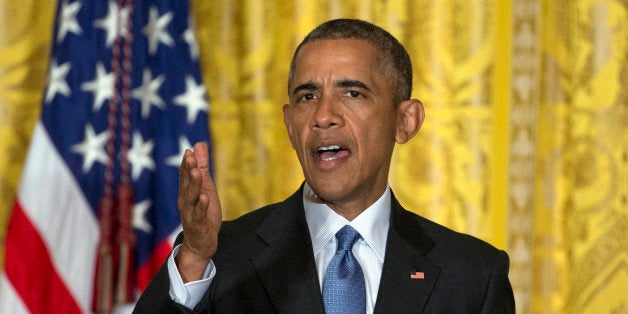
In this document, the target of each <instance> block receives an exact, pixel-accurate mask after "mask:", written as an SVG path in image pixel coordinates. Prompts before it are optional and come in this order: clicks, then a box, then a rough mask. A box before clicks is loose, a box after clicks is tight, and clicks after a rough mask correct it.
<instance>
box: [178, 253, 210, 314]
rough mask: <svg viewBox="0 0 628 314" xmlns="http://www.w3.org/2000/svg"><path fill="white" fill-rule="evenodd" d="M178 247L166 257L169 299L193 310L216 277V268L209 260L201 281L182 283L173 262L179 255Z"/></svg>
mask: <svg viewBox="0 0 628 314" xmlns="http://www.w3.org/2000/svg"><path fill="white" fill-rule="evenodd" d="M180 247H181V244H179V245H177V246H176V247H175V248H174V250H172V254H170V256H169V257H168V277H170V290H169V292H170V298H172V300H173V301H175V302H177V303H179V304H181V305H183V306H185V307H187V308H188V309H194V307H195V306H196V305H197V304H198V302H200V301H201V299H202V298H203V295H205V292H206V291H207V289H208V288H209V286H210V285H211V283H212V281H213V280H214V277H215V276H216V267H215V266H214V261H211V260H210V261H209V264H207V268H205V272H204V273H203V279H201V280H197V281H190V282H188V283H183V279H181V275H180V274H179V269H178V268H177V264H176V263H175V261H174V258H175V257H176V256H177V254H178V253H179V248H180Z"/></svg>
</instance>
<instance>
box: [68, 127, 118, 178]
mask: <svg viewBox="0 0 628 314" xmlns="http://www.w3.org/2000/svg"><path fill="white" fill-rule="evenodd" d="M108 139H109V132H107V130H105V131H103V132H102V133H100V134H98V135H96V132H94V128H93V127H92V125H91V124H87V125H85V139H84V140H83V142H81V143H79V144H76V145H74V146H72V151H73V152H75V153H77V154H83V173H87V172H88V171H89V169H91V168H92V165H94V162H96V161H97V162H100V163H101V164H103V165H105V164H107V161H108V160H109V156H107V152H106V151H105V145H107V140H108Z"/></svg>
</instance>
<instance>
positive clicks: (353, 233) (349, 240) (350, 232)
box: [336, 225, 361, 251]
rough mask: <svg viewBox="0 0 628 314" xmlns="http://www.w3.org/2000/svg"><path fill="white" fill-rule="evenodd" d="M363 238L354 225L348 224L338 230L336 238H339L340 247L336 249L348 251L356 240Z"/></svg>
mask: <svg viewBox="0 0 628 314" xmlns="http://www.w3.org/2000/svg"><path fill="white" fill-rule="evenodd" d="M359 238H361V236H360V233H359V232H358V231H357V230H355V229H353V227H351V226H349V225H346V226H344V227H342V229H340V230H338V232H336V239H338V248H337V249H336V251H341V250H343V251H348V250H351V248H352V247H353V244H355V241H357V240H358V239H359Z"/></svg>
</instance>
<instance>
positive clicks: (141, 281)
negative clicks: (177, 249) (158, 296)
mask: <svg viewBox="0 0 628 314" xmlns="http://www.w3.org/2000/svg"><path fill="white" fill-rule="evenodd" d="M171 251H172V245H170V242H169V241H168V239H164V240H163V241H161V243H159V245H157V247H156V248H155V250H154V251H153V255H151V257H150V258H149V259H148V260H147V261H146V263H144V265H142V266H140V268H139V269H138V270H137V277H136V278H137V287H138V288H139V289H140V291H144V289H146V287H147V286H148V283H149V282H150V280H151V279H153V276H155V274H156V273H157V271H158V270H159V268H160V267H161V265H162V264H163V263H164V262H165V261H166V258H168V255H170V252H171Z"/></svg>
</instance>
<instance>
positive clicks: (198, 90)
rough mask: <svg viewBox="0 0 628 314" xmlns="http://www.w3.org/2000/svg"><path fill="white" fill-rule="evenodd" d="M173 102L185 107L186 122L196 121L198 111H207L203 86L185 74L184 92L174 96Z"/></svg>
mask: <svg viewBox="0 0 628 314" xmlns="http://www.w3.org/2000/svg"><path fill="white" fill-rule="evenodd" d="M173 102H174V103H175V104H176V105H179V106H184V107H186V108H187V110H188V111H187V122H188V124H192V123H194V121H196V117H197V116H198V113H199V111H205V112H207V107H208V103H207V101H205V86H204V85H203V84H196V81H195V80H194V78H193V77H191V76H189V75H187V76H186V77H185V93H183V94H180V95H178V96H176V97H175V98H174V99H173Z"/></svg>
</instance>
